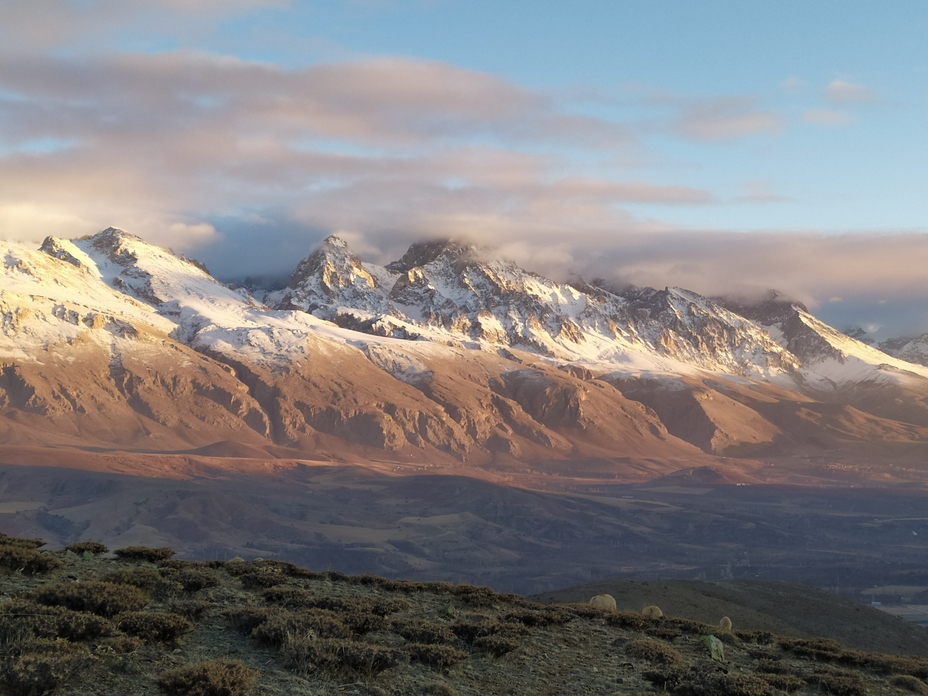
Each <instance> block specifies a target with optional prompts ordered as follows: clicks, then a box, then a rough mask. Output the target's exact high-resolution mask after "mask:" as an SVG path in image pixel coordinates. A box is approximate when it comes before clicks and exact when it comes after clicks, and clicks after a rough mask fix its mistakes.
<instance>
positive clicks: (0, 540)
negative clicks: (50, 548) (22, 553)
mask: <svg viewBox="0 0 928 696" xmlns="http://www.w3.org/2000/svg"><path fill="white" fill-rule="evenodd" d="M0 544H2V545H4V546H19V547H20V548H24V549H37V548H40V547H42V546H45V542H44V541H42V540H41V539H21V538H20V537H12V536H8V535H6V534H4V533H3V532H0Z"/></svg>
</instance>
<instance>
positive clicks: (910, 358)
mask: <svg viewBox="0 0 928 696" xmlns="http://www.w3.org/2000/svg"><path fill="white" fill-rule="evenodd" d="M880 350H882V351H883V352H884V353H887V354H888V355H892V356H893V357H894V358H898V359H900V360H904V361H906V362H909V363H915V364H917V365H926V366H928V334H922V335H921V336H916V337H914V338H912V337H901V338H891V339H889V340H886V341H883V342H881V343H880Z"/></svg>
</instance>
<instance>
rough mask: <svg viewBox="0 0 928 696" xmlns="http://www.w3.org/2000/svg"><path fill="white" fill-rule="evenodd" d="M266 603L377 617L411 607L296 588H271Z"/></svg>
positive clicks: (405, 603)
mask: <svg viewBox="0 0 928 696" xmlns="http://www.w3.org/2000/svg"><path fill="white" fill-rule="evenodd" d="M262 594H263V595H264V598H265V599H266V600H267V601H268V602H272V603H274V604H279V605H280V606H283V607H287V608H290V609H301V608H307V609H312V608H315V609H330V610H332V611H341V612H346V613H365V614H375V615H377V616H386V615H387V614H393V613H396V612H398V611H403V610H404V609H409V608H410V607H411V606H412V605H411V604H410V603H409V602H408V601H407V600H405V599H398V598H394V599H384V598H380V597H372V598H365V597H353V598H343V597H331V596H329V595H319V594H315V593H313V592H309V591H308V590H302V589H300V588H297V587H271V588H268V589H267V590H265V591H264V592H263V593H262Z"/></svg>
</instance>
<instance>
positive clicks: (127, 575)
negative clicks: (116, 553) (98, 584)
mask: <svg viewBox="0 0 928 696" xmlns="http://www.w3.org/2000/svg"><path fill="white" fill-rule="evenodd" d="M161 579H162V578H161V573H159V572H158V571H157V570H155V569H154V568H120V569H119V570H115V571H113V572H112V573H107V574H106V575H104V576H103V578H102V580H103V581H104V582H111V583H114V584H117V585H132V586H133V587H138V588H141V589H143V590H152V589H154V588H155V587H156V586H158V585H159V584H160V583H161Z"/></svg>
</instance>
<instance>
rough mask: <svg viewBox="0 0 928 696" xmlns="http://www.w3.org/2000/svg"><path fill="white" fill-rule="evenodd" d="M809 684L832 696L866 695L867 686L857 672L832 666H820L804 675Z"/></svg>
mask: <svg viewBox="0 0 928 696" xmlns="http://www.w3.org/2000/svg"><path fill="white" fill-rule="evenodd" d="M806 681H807V682H809V683H810V684H817V685H818V687H819V688H820V689H821V690H822V691H824V692H826V693H829V694H833V696H867V686H866V684H864V680H863V679H862V678H861V676H860V675H859V674H855V673H854V672H847V671H844V670H838V669H833V668H827V667H826V668H820V669H817V670H815V671H814V672H813V673H812V674H811V675H810V676H808V677H806Z"/></svg>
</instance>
